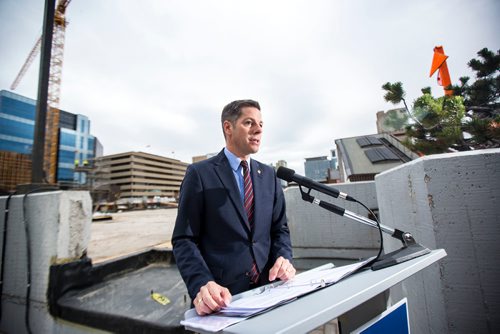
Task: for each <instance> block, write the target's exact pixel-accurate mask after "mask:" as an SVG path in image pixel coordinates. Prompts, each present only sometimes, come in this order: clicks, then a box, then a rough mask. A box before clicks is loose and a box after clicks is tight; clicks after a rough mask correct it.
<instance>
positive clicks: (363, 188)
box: [285, 181, 380, 269]
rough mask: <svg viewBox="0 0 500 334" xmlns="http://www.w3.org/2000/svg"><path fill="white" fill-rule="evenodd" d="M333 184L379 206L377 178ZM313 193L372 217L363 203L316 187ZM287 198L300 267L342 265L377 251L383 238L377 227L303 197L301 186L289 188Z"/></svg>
mask: <svg viewBox="0 0 500 334" xmlns="http://www.w3.org/2000/svg"><path fill="white" fill-rule="evenodd" d="M332 186H334V187H335V188H337V189H339V190H340V191H342V192H345V193H347V194H349V195H351V196H353V197H354V198H356V199H358V200H359V201H361V202H363V203H364V204H365V205H367V206H368V207H369V208H370V209H372V210H373V209H377V208H378V205H377V199H376V192H375V182H373V181H369V182H356V183H341V184H339V183H337V184H334V185H332ZM311 195H312V196H314V197H316V198H318V199H320V200H322V201H326V202H329V203H332V204H335V205H337V206H340V207H343V208H345V209H347V210H349V211H352V212H355V213H357V214H360V215H363V216H365V217H368V212H367V211H366V210H365V209H364V208H363V207H361V206H360V205H359V204H356V203H352V202H348V201H345V200H342V199H338V198H337V199H336V198H332V197H329V196H326V195H324V194H321V193H319V192H317V191H315V190H313V191H311ZM285 199H286V204H287V217H288V222H289V226H290V233H291V238H292V246H293V255H294V262H295V265H296V266H298V267H299V269H308V268H311V267H315V266H318V265H320V264H324V263H329V262H332V263H334V264H335V265H342V264H346V263H351V262H353V261H357V260H359V259H360V258H365V257H369V256H373V255H376V254H377V252H378V247H379V244H380V242H379V239H380V237H379V234H378V231H377V230H376V229H374V228H372V227H370V226H367V225H363V224H361V223H358V222H356V221H353V220H351V219H347V218H344V217H341V216H339V215H336V214H334V213H331V212H330V211H327V210H325V209H323V208H321V207H319V206H317V205H315V204H312V203H309V202H306V201H304V200H302V197H301V194H300V191H299V188H298V187H290V188H287V189H285Z"/></svg>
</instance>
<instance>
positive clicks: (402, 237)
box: [299, 185, 430, 270]
mask: <svg viewBox="0 0 500 334" xmlns="http://www.w3.org/2000/svg"><path fill="white" fill-rule="evenodd" d="M299 189H300V193H301V194H302V199H303V200H304V201H306V202H310V203H313V204H316V205H319V206H320V207H322V208H323V209H326V210H328V211H330V212H333V213H335V214H337V215H339V216H343V217H347V218H349V219H352V220H355V221H357V222H359V223H362V224H365V225H368V226H371V227H374V228H377V229H378V228H379V226H380V229H381V230H382V232H385V233H387V234H389V235H390V236H391V237H393V238H395V239H398V240H399V241H401V242H402V243H403V247H401V248H400V249H398V250H395V251H393V252H390V253H387V254H384V255H382V256H380V257H379V258H378V259H377V260H376V261H375V262H374V263H373V264H372V266H371V267H372V269H373V270H378V269H382V268H385V267H390V266H393V265H395V264H398V263H401V262H405V261H408V260H411V259H414V258H417V257H419V256H422V255H425V254H428V253H430V249H428V248H426V247H424V246H422V245H420V244H419V243H417V242H416V241H415V239H414V238H413V235H412V234H411V233H409V232H403V231H401V230H398V229H393V228H391V227H388V226H385V225H382V224H377V222H376V221H373V220H371V219H369V218H366V217H363V216H360V215H358V214H356V213H354V212H351V211H349V210H346V209H344V208H341V207H339V206H337V205H335V204H332V203H328V202H325V201H322V200H319V199H317V198H315V197H314V196H312V195H311V194H310V193H311V189H309V191H308V192H305V191H304V190H303V189H302V186H300V185H299Z"/></svg>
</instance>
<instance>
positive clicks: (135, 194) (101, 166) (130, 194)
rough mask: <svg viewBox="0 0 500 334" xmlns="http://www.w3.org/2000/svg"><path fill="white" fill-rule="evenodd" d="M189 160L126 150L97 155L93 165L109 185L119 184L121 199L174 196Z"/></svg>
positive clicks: (176, 195) (177, 191)
mask: <svg viewBox="0 0 500 334" xmlns="http://www.w3.org/2000/svg"><path fill="white" fill-rule="evenodd" d="M187 166H188V163H186V162H182V161H180V160H176V159H172V158H167V157H162V156H159V155H154V154H149V153H144V152H126V153H119V154H113V155H106V156H102V157H99V158H97V159H96V161H95V167H96V168H97V169H98V170H101V171H105V172H104V173H106V174H107V175H106V176H105V177H103V176H101V177H100V179H107V180H109V181H108V182H109V184H110V185H117V186H119V187H120V196H119V198H120V199H131V200H133V199H144V198H147V199H151V198H166V197H168V198H174V199H177V197H178V195H179V190H180V186H181V183H182V180H183V179H184V175H185V174H186V169H187Z"/></svg>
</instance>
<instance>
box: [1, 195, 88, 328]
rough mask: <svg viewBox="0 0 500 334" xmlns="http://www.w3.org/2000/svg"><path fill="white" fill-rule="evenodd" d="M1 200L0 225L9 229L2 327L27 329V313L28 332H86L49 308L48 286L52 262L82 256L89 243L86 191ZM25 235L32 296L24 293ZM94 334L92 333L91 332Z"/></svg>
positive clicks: (61, 261)
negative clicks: (62, 319)
mask: <svg viewBox="0 0 500 334" xmlns="http://www.w3.org/2000/svg"><path fill="white" fill-rule="evenodd" d="M6 202H7V197H1V198H0V208H1V209H2V210H1V214H0V227H1V231H3V230H4V228H5V227H7V231H6V238H5V239H4V238H3V237H2V238H1V244H0V245H1V248H0V249H3V245H4V243H5V256H4V259H5V261H4V263H2V267H3V270H4V272H3V278H4V279H3V291H2V295H1V302H2V309H1V316H2V317H1V322H0V331H2V332H5V333H27V332H28V331H27V326H26V325H25V323H26V314H28V319H29V324H30V327H31V332H32V333H59V332H64V333H88V332H89V329H88V328H85V327H83V326H75V325H73V324H70V323H67V322H65V321H61V320H56V319H54V318H53V317H52V316H51V315H50V314H49V311H48V299H47V288H48V279H49V269H50V265H52V264H56V263H64V262H67V261H71V260H75V259H78V258H80V257H81V256H82V255H83V254H84V252H85V250H86V248H87V245H88V243H89V239H90V224H91V217H92V203H91V199H90V196H89V193H88V192H84V191H54V192H45V193H32V194H29V195H28V196H26V197H25V196H24V195H16V196H13V197H12V198H11V199H10V202H9V206H8V209H9V214H8V220H7V226H6V225H5V223H6V222H5V211H4V210H5V209H7V207H6V204H7V203H6ZM26 226H27V230H28V235H29V238H28V239H29V250H30V252H29V254H30V266H29V267H30V280H31V285H30V289H29V291H30V296H29V304H30V307H29V312H28V313H26V296H27V292H28V289H27V287H28V285H27V284H28V248H27V244H26V240H27V238H26V235H27V234H26V228H25V227H26ZM93 332H96V331H95V330H93Z"/></svg>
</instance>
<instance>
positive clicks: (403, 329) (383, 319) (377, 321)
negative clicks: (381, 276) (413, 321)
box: [352, 298, 410, 334]
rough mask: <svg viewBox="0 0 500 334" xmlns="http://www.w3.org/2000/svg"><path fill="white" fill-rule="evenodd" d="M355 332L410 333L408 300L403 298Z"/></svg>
mask: <svg viewBox="0 0 500 334" xmlns="http://www.w3.org/2000/svg"><path fill="white" fill-rule="evenodd" d="M352 333H354V334H385V333H391V334H409V333H410V319H409V317H408V300H407V299H406V298H403V299H401V300H400V301H399V302H397V303H396V304H394V305H392V306H391V307H390V308H388V309H387V310H386V311H384V312H382V313H381V314H380V315H379V316H377V317H375V318H374V319H372V320H370V321H368V322H367V323H366V324H364V325H363V326H361V327H359V328H358V329H357V330H355V331H353V332H352Z"/></svg>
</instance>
